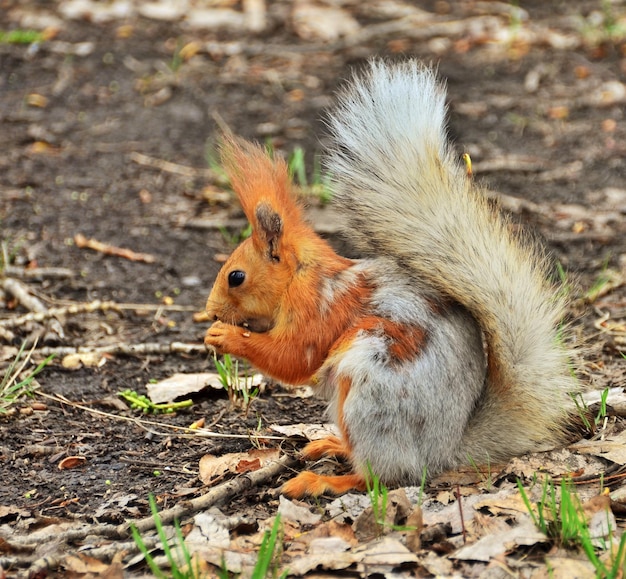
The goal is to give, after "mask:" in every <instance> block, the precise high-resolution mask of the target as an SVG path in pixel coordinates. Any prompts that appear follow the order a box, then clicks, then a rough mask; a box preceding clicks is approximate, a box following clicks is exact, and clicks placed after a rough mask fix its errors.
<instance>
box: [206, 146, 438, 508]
mask: <svg viewBox="0 0 626 579" xmlns="http://www.w3.org/2000/svg"><path fill="white" fill-rule="evenodd" d="M223 159H224V166H225V168H226V170H227V172H228V174H229V177H230V180H231V183H232V186H233V189H234V190H235V192H236V194H237V197H238V198H239V201H240V202H241V206H242V208H243V210H244V213H245V214H246V216H247V218H248V219H249V221H250V223H251V224H252V227H253V231H252V235H251V237H250V238H249V239H248V240H246V241H244V242H243V243H242V244H241V245H240V246H239V247H238V248H237V249H236V250H235V251H234V252H233V254H232V255H231V257H230V258H229V259H228V261H227V262H226V264H225V265H224V267H223V268H222V270H221V271H220V273H219V274H218V277H217V279H216V281H215V284H214V287H213V289H212V291H211V295H210V296H209V299H208V301H207V313H208V315H209V316H211V317H212V318H214V319H215V320H216V321H215V323H214V324H213V325H212V326H211V327H210V328H209V329H208V331H207V334H206V337H205V343H206V345H207V346H209V347H211V348H213V349H215V350H216V351H218V352H228V353H230V354H233V355H235V356H240V357H243V358H246V359H247V360H248V361H250V363H252V364H253V365H254V366H256V367H257V368H259V369H260V370H262V371H263V372H264V373H265V374H267V375H269V376H272V377H273V378H275V379H277V380H280V381H282V382H285V383H288V384H303V383H310V382H312V381H313V382H314V380H313V378H314V376H315V374H316V372H317V371H318V370H319V369H320V368H321V366H322V364H324V362H325V361H326V360H327V359H328V358H329V357H332V356H335V355H340V353H341V352H342V351H344V350H346V349H348V348H349V347H350V345H351V344H352V342H353V341H354V339H355V338H356V337H357V335H358V334H359V333H360V332H365V333H381V334H384V335H385V336H386V338H387V339H388V340H389V348H388V352H389V355H390V362H392V363H402V362H403V361H406V360H409V359H412V358H413V357H415V356H416V355H417V354H419V352H420V349H421V347H422V345H423V343H424V340H425V339H426V335H425V332H424V331H423V330H422V329H421V328H417V327H408V326H404V325H402V324H398V323H394V322H391V321H390V320H387V319H384V318H381V317H377V316H372V315H368V314H367V313H366V311H365V309H364V306H365V305H366V304H367V302H368V299H369V297H370V295H371V292H372V288H371V287H369V285H368V282H367V281H366V280H365V279H364V278H361V277H356V278H355V279H353V280H351V283H350V284H346V282H345V281H344V280H342V279H341V278H340V276H341V274H342V272H345V271H346V270H347V269H348V268H350V267H351V266H353V265H354V262H353V261H352V260H349V259H346V258H344V257H341V256H339V255H337V254H336V253H335V252H334V251H333V249H332V248H331V247H330V245H328V243H327V242H326V241H324V240H323V239H321V238H320V237H319V236H318V235H317V234H316V233H315V232H314V231H313V229H312V228H311V227H310V226H309V225H308V224H307V223H306V222H305V221H304V218H303V214H302V210H301V208H300V206H299V204H298V203H297V201H296V198H295V195H294V193H293V192H292V189H291V183H290V181H289V175H288V170H287V166H286V164H285V162H284V161H283V160H281V159H275V160H272V159H270V158H269V157H268V156H267V154H266V153H265V151H264V150H263V149H262V148H261V147H258V146H256V145H253V144H251V143H247V142H245V141H239V140H236V139H235V138H228V139H226V142H225V144H224V147H223ZM235 270H238V271H243V272H245V274H246V279H245V282H244V283H243V284H242V286H241V287H230V286H229V282H228V275H229V273H231V272H232V271H235ZM333 280H338V281H337V282H336V286H337V288H338V289H337V288H335V289H336V290H337V291H334V290H333V289H332V288H333V286H332V281H333ZM325 282H328V283H330V284H331V285H330V288H331V289H330V290H328V288H326V290H327V291H333V293H332V295H326V294H325V293H324V286H323V284H324V283H325ZM328 299H330V300H332V301H331V303H328V304H326V307H325V305H324V300H328ZM331 307H332V310H329V309H328V308H331ZM337 387H338V388H339V395H338V398H337V404H338V416H339V420H338V426H339V430H340V431H341V439H339V438H337V437H329V438H327V439H324V440H320V441H315V442H312V443H310V444H309V445H307V446H306V447H305V449H304V451H303V457H304V458H307V459H317V458H320V457H321V456H324V455H331V456H340V457H344V458H348V459H350V458H351V445H350V434H349V432H348V430H347V428H346V425H345V423H344V419H343V406H344V403H345V401H346V398H347V397H348V394H349V392H350V387H351V381H350V379H349V378H348V377H340V378H339V381H338V386H337ZM351 488H364V481H363V477H362V476H361V475H359V474H354V475H347V476H341V477H323V476H319V475H316V474H314V473H310V472H305V473H302V474H300V475H299V476H297V477H296V478H295V479H293V480H291V481H289V482H288V483H287V484H286V485H285V492H286V493H288V494H289V495H290V496H302V495H305V494H313V495H317V494H320V493H322V492H326V491H330V492H334V493H340V492H345V491H346V490H349V489H351Z"/></svg>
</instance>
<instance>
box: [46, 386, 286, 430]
mask: <svg viewBox="0 0 626 579" xmlns="http://www.w3.org/2000/svg"><path fill="white" fill-rule="evenodd" d="M38 394H39V395H40V396H43V397H44V398H48V399H49V400H54V401H55V402H60V403H61V404H67V405H68V406H72V407H73V408H78V409H79V410H84V411H85V412H90V413H91V414H96V415H98V416H102V417H104V418H109V419H112V420H122V421H124V422H132V423H134V424H136V425H137V426H139V427H140V428H142V429H144V430H147V431H149V432H151V433H152V434H155V435H157V436H171V433H169V432H158V431H153V430H151V429H150V428H148V427H147V426H146V425H148V426H158V427H160V428H162V429H165V430H173V431H175V432H177V433H178V435H179V436H181V437H187V438H196V437H199V438H226V439H243V440H253V439H255V438H262V439H263V440H279V441H285V440H288V438H289V437H286V436H275V435H266V434H263V435H261V434H259V436H258V437H255V436H253V435H251V434H224V433H222V432H213V431H210V430H206V429H204V428H189V427H187V426H176V425H175V424H167V423H164V422H157V421H156V420H146V419H145V418H137V417H134V416H121V415H119V414H111V413H110V412H104V411H102V410H97V409H96V408H89V407H88V406H84V405H83V404H78V403H77V402H72V401H71V400H68V399H67V398H65V396H61V395H60V394H46V393H45V392H38Z"/></svg>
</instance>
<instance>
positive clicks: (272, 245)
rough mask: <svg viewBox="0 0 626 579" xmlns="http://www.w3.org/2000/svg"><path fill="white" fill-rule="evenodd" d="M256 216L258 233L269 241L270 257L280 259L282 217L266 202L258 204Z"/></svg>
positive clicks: (275, 259)
mask: <svg viewBox="0 0 626 579" xmlns="http://www.w3.org/2000/svg"><path fill="white" fill-rule="evenodd" d="M255 216H256V221H257V226H258V229H257V233H258V235H259V236H260V237H262V238H263V240H264V241H265V242H266V243H267V245H268V247H269V256H270V258H271V259H272V260H274V261H280V255H279V252H278V245H279V241H280V237H281V235H282V232H283V219H282V217H281V216H280V215H279V214H278V213H277V212H276V211H274V209H272V206H271V205H270V204H269V203H266V202H261V203H259V204H258V205H257V206H256V210H255Z"/></svg>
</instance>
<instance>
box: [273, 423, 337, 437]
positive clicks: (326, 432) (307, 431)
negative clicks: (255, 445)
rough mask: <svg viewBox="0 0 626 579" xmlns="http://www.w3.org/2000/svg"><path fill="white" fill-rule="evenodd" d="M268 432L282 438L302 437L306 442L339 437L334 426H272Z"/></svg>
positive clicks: (301, 424)
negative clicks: (271, 431)
mask: <svg viewBox="0 0 626 579" xmlns="http://www.w3.org/2000/svg"><path fill="white" fill-rule="evenodd" d="M270 430H273V431H274V432H278V433H279V434H282V435H283V436H302V437H304V438H307V439H308V440H321V439H322V438H326V437H328V436H339V435H340V432H339V429H338V428H337V426H335V425H334V424H303V423H300V424H287V425H284V426H283V425H279V424H272V425H271V426H270Z"/></svg>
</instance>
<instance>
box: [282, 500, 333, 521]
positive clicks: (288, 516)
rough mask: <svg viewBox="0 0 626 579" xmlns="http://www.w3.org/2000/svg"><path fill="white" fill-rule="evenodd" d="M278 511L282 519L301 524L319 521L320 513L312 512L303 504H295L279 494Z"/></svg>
mask: <svg viewBox="0 0 626 579" xmlns="http://www.w3.org/2000/svg"><path fill="white" fill-rule="evenodd" d="M278 501H279V502H278V512H279V513H280V516H281V517H282V518H283V520H286V521H292V522H294V523H300V524H301V525H315V524H317V523H319V522H320V520H321V518H322V515H321V514H320V513H312V512H311V511H310V510H309V507H308V506H306V505H304V504H300V505H298V504H296V503H294V502H293V501H290V500H289V499H287V498H285V497H284V496H283V495H280V497H279V499H278Z"/></svg>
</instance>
